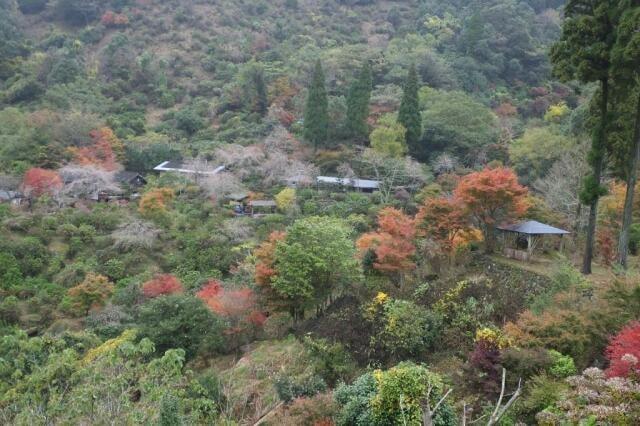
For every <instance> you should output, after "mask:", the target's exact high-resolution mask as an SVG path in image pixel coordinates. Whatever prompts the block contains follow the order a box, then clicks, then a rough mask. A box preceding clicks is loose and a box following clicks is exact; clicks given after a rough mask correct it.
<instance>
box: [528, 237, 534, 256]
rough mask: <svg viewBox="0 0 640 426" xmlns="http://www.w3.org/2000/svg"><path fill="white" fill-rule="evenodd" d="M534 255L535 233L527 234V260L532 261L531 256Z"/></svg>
mask: <svg viewBox="0 0 640 426" xmlns="http://www.w3.org/2000/svg"><path fill="white" fill-rule="evenodd" d="M532 256H533V235H531V234H528V235H527V258H528V259H527V261H528V262H530V261H531V257H532Z"/></svg>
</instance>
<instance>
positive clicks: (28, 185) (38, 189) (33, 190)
mask: <svg viewBox="0 0 640 426" xmlns="http://www.w3.org/2000/svg"><path fill="white" fill-rule="evenodd" d="M62 185H63V183H62V178H60V175H59V174H58V173H57V172H56V171H54V170H47V169H40V168H32V169H29V170H27V172H26V173H25V174H24V178H23V181H22V190H23V191H24V193H25V194H26V195H27V196H34V197H40V196H41V195H52V194H54V193H55V192H56V191H57V190H59V189H61V188H62Z"/></svg>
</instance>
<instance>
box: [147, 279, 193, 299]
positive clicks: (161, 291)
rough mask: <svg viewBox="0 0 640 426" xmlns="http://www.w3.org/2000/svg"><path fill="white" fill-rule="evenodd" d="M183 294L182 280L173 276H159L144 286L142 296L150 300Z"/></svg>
mask: <svg viewBox="0 0 640 426" xmlns="http://www.w3.org/2000/svg"><path fill="white" fill-rule="evenodd" d="M183 292H184V288H183V287H182V284H181V283H180V280H178V278H176V277H175V276H173V275H171V274H158V275H156V276H155V277H154V278H153V279H152V280H150V281H147V282H146V283H144V284H143V285H142V294H144V295H145V297H149V298H152V297H158V296H164V295H169V294H176V293H183Z"/></svg>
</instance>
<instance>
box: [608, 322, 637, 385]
mask: <svg viewBox="0 0 640 426" xmlns="http://www.w3.org/2000/svg"><path fill="white" fill-rule="evenodd" d="M606 355H607V359H608V360H609V368H607V370H606V374H607V376H608V377H629V376H631V375H633V376H635V377H640V322H637V321H636V322H632V323H631V324H629V325H627V326H626V327H625V328H623V329H622V331H620V333H618V334H617V335H616V336H615V337H614V338H613V339H611V341H610V342H609V346H608V347H607V350H606Z"/></svg>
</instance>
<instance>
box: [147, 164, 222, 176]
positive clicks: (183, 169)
mask: <svg viewBox="0 0 640 426" xmlns="http://www.w3.org/2000/svg"><path fill="white" fill-rule="evenodd" d="M187 167H189V166H185V165H184V164H183V163H179V162H176V161H164V162H162V163H160V164H158V165H157V166H155V167H154V168H153V170H155V171H158V172H177V173H188V174H199V175H210V176H212V175H216V174H218V173H220V172H221V171H223V170H224V169H225V166H218V167H216V168H215V169H214V170H193V169H189V168H187Z"/></svg>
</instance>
